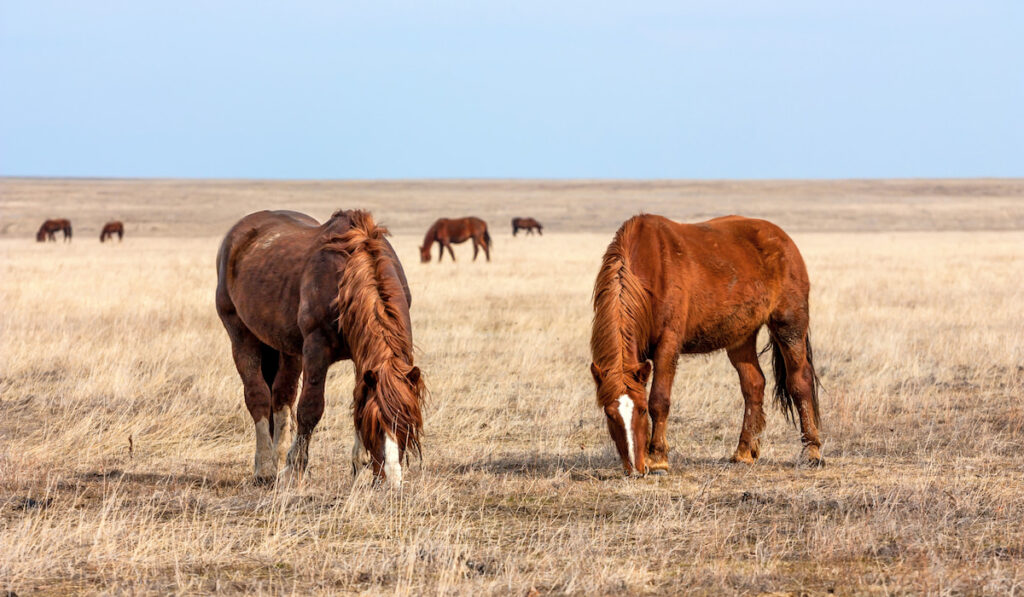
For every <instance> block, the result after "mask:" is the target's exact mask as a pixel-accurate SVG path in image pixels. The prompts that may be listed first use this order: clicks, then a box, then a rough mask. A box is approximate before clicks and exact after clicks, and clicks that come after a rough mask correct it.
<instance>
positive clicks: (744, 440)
mask: <svg viewBox="0 0 1024 597" xmlns="http://www.w3.org/2000/svg"><path fill="white" fill-rule="evenodd" d="M726 352H727V353H728V355H729V361H730V362H731V363H732V366H733V367H735V368H736V373H738V374H739V377H740V391H741V392H742V393H743V427H742V428H740V440H739V444H738V445H737V446H736V451H735V452H733V455H732V458H731V460H732V462H745V463H747V464H752V463H753V462H754V461H755V460H757V457H758V456H759V455H760V452H761V444H760V436H761V432H762V431H764V410H763V408H762V405H763V403H764V373H763V372H762V371H761V364H760V363H759V362H758V360H757V333H756V332H755V333H754V334H753V335H752V336H751V337H750V338H748V339H747V340H745V341H744V342H743V344H741V345H739V346H734V347H733V348H730V349H729V350H728V351H726Z"/></svg>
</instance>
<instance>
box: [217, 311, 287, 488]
mask: <svg viewBox="0 0 1024 597" xmlns="http://www.w3.org/2000/svg"><path fill="white" fill-rule="evenodd" d="M225 323H226V324H227V325H226V327H227V328H228V333H229V335H230V336H231V356H232V358H233V359H234V361H235V368H236V369H237V370H238V375H239V377H241V378H242V388H243V391H244V395H245V407H246V408H247V409H248V410H249V415H250V416H252V421H253V426H254V428H255V431H256V453H255V456H254V458H253V474H254V480H255V482H256V483H257V484H266V483H270V482H272V481H273V480H274V478H275V476H276V471H275V469H274V458H273V439H272V437H271V429H270V407H271V396H270V386H268V385H267V376H268V375H267V374H268V371H266V370H264V369H263V366H262V365H263V360H264V354H265V353H266V352H267V351H268V350H269V347H267V346H266V345H264V344H262V343H260V341H259V340H257V339H256V336H254V335H253V334H252V332H250V331H249V330H248V329H246V328H245V327H244V325H243V324H242V322H241V320H240V319H238V317H237V316H233V317H232V316H228V317H226V318H225ZM275 368H276V365H275Z"/></svg>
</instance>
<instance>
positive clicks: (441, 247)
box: [437, 241, 444, 263]
mask: <svg viewBox="0 0 1024 597" xmlns="http://www.w3.org/2000/svg"><path fill="white" fill-rule="evenodd" d="M442 257H444V243H442V242H441V241H437V262H438V263H441V258H442Z"/></svg>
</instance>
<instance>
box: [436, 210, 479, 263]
mask: <svg viewBox="0 0 1024 597" xmlns="http://www.w3.org/2000/svg"><path fill="white" fill-rule="evenodd" d="M470 239H472V241H473V261H476V256H477V255H478V254H479V252H480V247H483V249H484V255H486V256H487V261H490V260H491V234H490V232H488V231H487V222H484V221H483V220H481V219H480V218H474V217H468V218H457V219H453V220H450V219H448V218H441V219H439V220H437V221H436V222H434V224H433V225H432V226H431V227H430V229H428V230H427V234H426V236H424V237H423V246H422V247H420V263H428V262H430V249H431V247H432V246H433V245H434V243H437V244H438V252H437V262H438V263H441V258H442V257H444V250H445V248H447V249H448V254H449V255H451V256H452V261H455V252H454V251H452V243H456V244H457V243H464V242H466V241H467V240H470Z"/></svg>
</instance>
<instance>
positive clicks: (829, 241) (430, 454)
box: [0, 179, 1024, 595]
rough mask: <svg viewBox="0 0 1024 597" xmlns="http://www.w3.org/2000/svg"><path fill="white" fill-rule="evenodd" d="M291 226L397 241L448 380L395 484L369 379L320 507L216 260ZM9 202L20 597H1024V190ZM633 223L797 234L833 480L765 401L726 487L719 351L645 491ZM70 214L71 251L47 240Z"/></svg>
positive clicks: (6, 370)
mask: <svg viewBox="0 0 1024 597" xmlns="http://www.w3.org/2000/svg"><path fill="white" fill-rule="evenodd" d="M268 207H271V208H291V209H298V210H301V211H306V212H308V213H310V214H311V215H313V216H314V217H318V218H321V219H322V218H324V217H325V216H327V215H329V214H330V212H331V211H332V210H333V209H335V208H340V207H346V208H350V207H363V208H368V209H372V210H373V211H374V213H375V215H376V217H377V219H378V221H380V222H381V223H383V224H385V225H387V224H391V225H392V229H393V232H394V233H395V234H394V237H393V239H392V242H393V244H394V245H395V247H396V249H397V250H398V253H399V256H400V257H401V259H402V260H403V264H404V266H405V270H406V272H407V274H408V276H409V280H410V286H411V288H412V293H413V303H412V317H413V329H414V339H415V342H416V345H417V351H418V352H417V355H418V356H417V364H418V365H419V366H420V367H421V368H422V370H423V372H424V376H425V379H426V381H427V384H428V387H429V389H430V396H429V402H428V404H427V407H426V429H425V432H426V435H425V442H424V454H423V460H422V462H417V461H415V460H414V461H412V462H411V466H410V467H409V468H408V470H407V484H406V486H405V488H404V490H403V491H401V492H390V491H388V490H385V489H382V488H377V487H374V486H372V485H371V484H370V483H369V479H368V475H367V474H366V473H362V474H360V475H359V476H358V477H356V478H355V479H353V477H352V475H351V473H350V470H349V449H350V445H351V444H350V442H351V435H352V434H351V421H350V409H349V405H350V402H351V389H352V373H351V371H352V369H351V365H350V364H349V363H339V364H337V365H335V366H334V367H333V369H332V373H331V376H330V380H329V384H328V391H327V396H328V398H327V411H326V414H325V417H324V420H323V421H322V422H321V424H320V426H319V427H318V430H317V433H316V434H315V435H314V442H313V445H312V447H311V451H310V462H311V469H310V472H309V475H308V477H307V479H306V482H305V484H304V485H303V486H302V487H301V488H299V489H281V490H275V489H267V488H261V487H255V486H253V485H251V484H249V483H248V482H247V481H248V479H249V476H250V475H251V467H252V456H253V447H254V438H253V431H252V423H251V419H250V418H249V415H248V413H247V411H246V410H245V408H244V405H243V403H242V392H241V383H240V381H239V378H238V376H237V374H236V373H235V371H234V367H233V365H232V362H231V358H230V351H229V345H228V341H227V336H226V334H225V333H224V330H223V328H222V327H221V324H220V322H219V320H218V319H217V316H216V313H215V311H214V307H213V289H214V285H215V282H216V275H215V271H214V265H213V264H214V254H215V251H216V247H217V244H218V243H219V240H220V235H222V234H223V232H224V231H225V230H226V229H227V227H228V226H230V225H231V223H233V221H234V220H235V219H236V218H238V217H239V216H241V215H244V214H245V213H247V212H250V211H254V210H257V209H262V208H268ZM0 210H2V211H0V256H2V257H0V304H2V308H0V593H2V592H5V591H13V592H15V593H17V594H18V595H26V594H27V595H32V594H66V593H69V592H74V593H110V592H112V593H122V592H127V593H140V594H168V593H178V594H199V593H211V592H215V591H216V592H226V593H247V594H280V593H299V594H309V593H342V594H351V593H371V594H377V593H386V594H502V595H504V594H512V595H526V594H528V593H531V592H533V591H536V593H539V594H588V595H589V594H648V593H650V594H664V593H684V592H685V593H703V594H722V593H725V594H734V593H738V594H761V593H776V594H825V593H835V594H893V593H897V594H900V593H918V594H1022V593H1024V524H1022V523H1021V521H1022V520H1024V450H1022V442H1024V400H1022V398H1024V316H1022V313H1024V284H1022V282H1021V281H1022V280H1024V181H1016V180H1009V181H1007V180H1001V181H1000V180H994V181H829V182H746V183H732V182H621V183H619V182H586V181H584V182H515V181H433V182H432V181H424V182H337V183H331V182H322V183H321V182H294V183H293V182H252V181H223V182H218V181H209V182H198V181H144V180H135V181H105V180H27V179H0ZM640 210H646V211H650V212H654V213H662V214H664V215H667V216H669V217H672V218H674V219H678V220H687V221H695V220H700V219H705V218H707V217H711V216H714V215H721V214H725V213H742V214H745V215H751V216H758V217H767V218H770V219H772V220H773V221H775V222H777V223H778V224H780V225H782V226H783V227H784V228H786V229H787V230H788V231H789V232H790V233H791V235H792V236H793V237H794V239H795V240H796V242H797V244H798V246H799V247H800V249H801V250H802V252H803V254H804V258H805V260H806V261H807V264H808V269H809V272H810V276H811V282H812V296H811V333H812V340H813V344H814V351H815V358H816V361H817V366H818V372H819V374H820V376H821V379H822V382H823V384H824V388H825V389H824V393H823V396H822V415H823V438H824V441H825V445H824V449H823V453H824V455H825V458H826V459H827V463H828V464H827V466H826V467H825V468H822V469H806V468H800V467H797V466H795V463H796V462H797V456H798V455H799V451H800V446H799V441H798V433H797V432H796V431H795V430H794V429H793V428H792V427H790V426H788V425H787V424H786V423H785V421H784V419H783V417H782V415H781V414H779V413H778V412H776V411H774V410H773V411H770V412H769V416H768V429H767V431H766V434H765V437H764V440H763V442H762V446H763V455H762V457H761V460H760V461H759V462H758V463H756V464H755V465H753V466H744V465H739V466H737V465H731V464H729V463H727V462H726V458H727V457H728V456H729V455H730V454H731V453H732V449H733V448H734V447H735V441H736V439H737V436H738V433H739V426H740V420H741V416H742V412H741V406H742V399H741V397H740V393H739V386H738V383H737V380H736V376H735V373H734V372H733V370H732V368H731V367H730V365H729V363H728V360H727V359H726V357H725V355H724V354H713V355H710V356H707V357H686V358H683V359H682V360H681V363H680V369H679V373H678V375H677V378H676V382H675V387H674V390H673V398H674V400H673V408H672V414H671V420H670V427H669V441H670V443H671V455H670V462H671V465H672V471H671V473H670V475H668V476H665V477H647V478H643V479H637V480H626V479H623V478H622V476H621V468H620V465H619V462H618V458H617V456H616V455H615V453H614V449H613V447H612V442H611V440H610V439H609V438H608V435H607V432H606V430H605V428H604V420H603V419H604V417H603V415H602V413H601V412H600V411H599V409H598V408H597V407H596V406H595V403H594V388H593V383H592V381H591V379H590V374H589V371H588V366H589V363H590V357H589V354H588V351H589V348H588V342H589V337H590V318H591V308H590V292H591V288H592V285H593V281H594V276H595V274H596V271H597V267H598V265H599V264H600V259H601V254H602V252H603V250H604V248H605V246H606V245H607V243H608V241H609V240H610V238H611V235H612V233H613V232H614V230H615V229H616V228H617V226H618V224H619V223H620V222H621V221H622V220H623V219H625V218H626V217H628V216H629V215H631V214H633V213H636V212H638V211H640ZM470 214H472V215H478V216H480V217H483V218H484V219H486V220H488V221H489V222H490V224H491V233H492V236H493V237H494V240H495V247H494V251H493V262H492V263H490V264H487V263H483V262H482V260H481V261H479V262H477V263H472V262H471V261H470V257H471V250H470V247H469V246H468V245H459V246H457V247H456V255H457V256H458V258H459V262H458V263H457V264H454V265H453V264H451V263H444V264H442V265H438V264H436V263H431V264H429V265H421V264H419V263H418V258H417V249H416V247H417V245H418V244H419V242H420V238H421V237H420V235H421V234H422V232H423V230H425V229H426V227H427V226H428V225H429V224H430V223H431V222H432V221H433V219H434V218H436V217H438V216H442V215H448V216H461V215H470ZM514 215H531V216H535V217H537V218H538V219H539V220H540V221H541V222H543V223H544V225H545V229H544V236H543V237H525V238H524V237H522V236H520V237H519V238H515V239H513V238H512V236H511V229H510V225H509V218H511V217H512V216H514ZM55 216H61V217H68V218H70V219H72V221H73V222H74V224H75V240H74V242H73V243H71V244H70V245H65V244H63V243H59V242H58V243H55V244H54V243H49V244H37V243H36V242H34V238H33V234H34V232H35V228H36V227H38V225H39V223H40V222H41V221H42V220H43V219H44V218H46V217H55ZM111 217H117V218H119V219H123V220H124V221H125V224H126V236H125V240H124V242H123V243H120V244H119V243H117V242H114V243H105V244H103V245H101V244H100V243H99V241H98V238H97V237H98V233H99V228H100V227H101V226H102V224H103V223H104V222H105V221H106V219H108V218H111ZM435 256H436V251H435ZM763 364H764V366H765V368H766V371H767V370H770V364H769V363H768V362H767V357H765V362H764V363H763Z"/></svg>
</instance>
